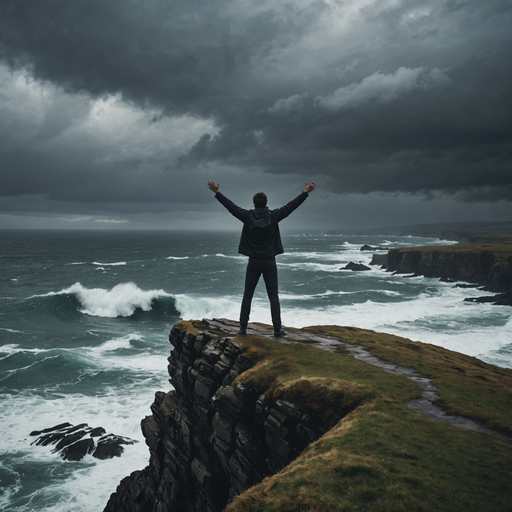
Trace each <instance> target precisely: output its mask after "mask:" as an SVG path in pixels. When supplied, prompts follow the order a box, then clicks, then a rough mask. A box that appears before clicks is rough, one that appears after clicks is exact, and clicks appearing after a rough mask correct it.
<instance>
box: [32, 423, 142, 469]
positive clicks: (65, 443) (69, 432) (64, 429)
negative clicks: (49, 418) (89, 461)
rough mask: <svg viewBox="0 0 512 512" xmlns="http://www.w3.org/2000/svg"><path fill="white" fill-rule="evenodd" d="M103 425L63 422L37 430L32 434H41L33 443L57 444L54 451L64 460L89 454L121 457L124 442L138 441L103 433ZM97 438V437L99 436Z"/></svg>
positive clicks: (76, 458) (80, 457) (42, 444)
mask: <svg viewBox="0 0 512 512" xmlns="http://www.w3.org/2000/svg"><path fill="white" fill-rule="evenodd" d="M105 433H106V430H105V429H104V428H103V427H96V428H91V427H89V425H87V423H81V424H80V425H76V426H73V425H71V423H61V424H60V425H55V426H54V427H50V428H45V429H44V430H39V431H37V430H35V431H33V432H31V433H30V435H31V436H39V437H38V438H37V439H36V440H35V441H33V442H32V443H31V444H35V445H36V446H47V445H49V444H55V445H56V446H55V448H54V449H53V453H58V454H59V455H60V456H61V457H62V458H63V459H64V460H74V461H78V460H82V459H83V458H84V457H85V456H86V455H87V454H92V456H93V457H96V458H97V459H110V458H112V457H119V456H120V455H121V454H122V453H123V450H124V449H123V447H122V446H121V445H123V444H134V443H137V442H138V441H136V440H134V439H130V438H128V437H121V436H115V435H113V434H109V435H103V434H105ZM100 436H102V437H100ZM98 437H99V439H97V440H96V438H98Z"/></svg>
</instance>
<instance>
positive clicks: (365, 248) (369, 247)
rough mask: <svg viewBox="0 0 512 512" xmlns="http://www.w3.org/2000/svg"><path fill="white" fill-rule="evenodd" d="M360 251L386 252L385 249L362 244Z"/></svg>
mask: <svg viewBox="0 0 512 512" xmlns="http://www.w3.org/2000/svg"><path fill="white" fill-rule="evenodd" d="M359 250H360V251H387V250H388V249H387V247H379V246H377V245H368V244H364V245H363V246H362V247H361V249H359Z"/></svg>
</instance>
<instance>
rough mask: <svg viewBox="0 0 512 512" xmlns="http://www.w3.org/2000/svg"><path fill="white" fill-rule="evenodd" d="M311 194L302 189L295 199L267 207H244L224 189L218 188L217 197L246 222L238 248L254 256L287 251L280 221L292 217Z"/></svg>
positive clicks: (231, 211) (266, 256)
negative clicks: (284, 246) (282, 204)
mask: <svg viewBox="0 0 512 512" xmlns="http://www.w3.org/2000/svg"><path fill="white" fill-rule="evenodd" d="M308 195H309V194H307V193H306V192H301V193H300V194H299V195H298V196H297V197H296V198H295V199H294V200H293V201H290V202H289V203H288V204H287V205H285V206H283V207H282V208H277V209H276V210H269V209H268V208H267V207H264V208H254V210H244V209H243V208H240V207H239V206H237V205H236V204H234V203H233V202H232V201H230V200H229V199H228V198H227V197H226V196H225V195H223V194H222V193H221V192H217V193H216V194H215V197H216V199H217V200H218V201H219V202H220V203H221V204H222V206H224V207H225V208H226V209H227V210H228V211H229V213H231V214H232V215H234V216H235V217H236V218H237V219H238V220H241V221H242V222H243V223H244V228H243V230H242V236H241V237H240V244H239V246H238V252H239V253H240V254H245V255H246V256H249V257H251V258H272V257H274V256H276V255H277V254H283V252H284V249H283V244H282V242H281V234H280V233H279V226H278V222H280V221H282V220H283V219H285V218H286V217H288V215H290V213H292V212H293V210H295V209H296V208H298V207H299V206H300V205H301V204H302V203H303V202H304V201H305V200H306V198H307V197H308Z"/></svg>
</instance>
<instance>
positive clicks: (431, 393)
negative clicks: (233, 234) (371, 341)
mask: <svg viewBox="0 0 512 512" xmlns="http://www.w3.org/2000/svg"><path fill="white" fill-rule="evenodd" d="M203 322H204V323H205V324H207V325H208V326H211V327H212V328H214V329H218V330H220V331H222V332H224V333H226V336H235V335H236V334H237V332H238V329H239V327H240V324H239V323H238V322H235V321H233V320H227V319H225V318H214V319H211V320H209V319H203ZM287 332H288V335H287V336H286V337H285V338H279V341H280V342H282V343H304V344H307V345H311V343H312V342H313V343H314V346H315V347H318V348H321V349H322V350H327V351H329V352H338V351H339V350H340V349H342V350H343V352H344V353H347V354H349V355H351V356H352V357H354V358H355V359H358V360H359V361H364V362H366V363H369V364H371V365H373V366H376V367H377V368H380V369H381V370H384V371H385V372H388V373H392V374H394V375H401V376H403V377H406V378H408V379H410V380H412V381H414V382H416V384H418V386H419V387H420V389H421V398H418V399H415V400H409V402H408V403H407V406H408V407H409V408H410V409H412V410H414V411H417V412H419V413H421V414H422V415H423V416H425V417H426V418H428V419H430V420H434V421H442V422H444V423H449V424H450V425H455V426H456V427H460V428H465V429H467V430H474V431H475V432H482V433H485V434H490V435H492V436H494V437H495V438H497V439H498V440H499V441H501V442H502V443H505V444H507V445H510V446H512V437H510V436H507V435H506V434H502V433H500V432H496V431H495V430H491V429H489V428H487V427H484V426H483V425H481V424H480V423H477V422H476V421H473V420H470V419H468V418H464V417H462V416H451V415H449V414H446V412H445V411H443V410H442V409H441V408H440V407H438V406H437V405H435V404H434V402H435V401H436V400H437V399H438V398H439V393H438V392H437V389H436V387H435V386H434V384H433V383H432V379H429V378H427V377H424V376H423V375H421V374H419V373H418V372H417V371H416V370H413V369H412V368H407V367H405V366H399V365H397V364H394V363H391V362H389V361H385V360H384V359H379V358H378V357H375V356H373V355H372V354H371V353H370V352H369V351H368V350H366V349H365V348H364V347H362V346H360V345H352V344H348V343H342V342H341V341H339V340H338V339H337V338H335V337H331V336H325V335H320V334H312V333H306V332H304V331H300V330H295V329H288V330H287ZM247 333H248V334H254V335H257V336H263V337H265V338H272V339H276V338H274V336H273V330H272V329H271V328H267V327H263V326H261V325H257V324H249V326H248V329H247Z"/></svg>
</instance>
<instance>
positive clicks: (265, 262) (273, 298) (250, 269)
mask: <svg viewBox="0 0 512 512" xmlns="http://www.w3.org/2000/svg"><path fill="white" fill-rule="evenodd" d="M262 274H263V280H264V281H265V286H266V288H267V295H268V300H269V301H270V314H271V315H272V324H273V325H274V331H279V330H280V329H281V305H280V304H279V295H278V287H277V265H276V259H275V258H249V262H248V263H247V270H246V272H245V289H244V298H243V299H242V308H241V310H240V327H246V326H247V324H248V322H249V315H250V313H251V303H252V297H253V295H254V290H255V289H256V285H257V284H258V281H259V279H260V276H261V275H262Z"/></svg>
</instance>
